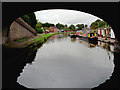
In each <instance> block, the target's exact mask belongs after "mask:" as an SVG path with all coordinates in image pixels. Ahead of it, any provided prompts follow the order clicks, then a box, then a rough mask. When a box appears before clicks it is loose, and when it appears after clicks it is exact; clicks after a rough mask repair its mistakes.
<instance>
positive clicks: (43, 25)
mask: <svg viewBox="0 0 120 90" xmlns="http://www.w3.org/2000/svg"><path fill="white" fill-rule="evenodd" d="M50 26H55V25H54V24H51V23H48V22H47V23H43V24H42V27H48V28H49V27H50Z"/></svg>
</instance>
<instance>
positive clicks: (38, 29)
mask: <svg viewBox="0 0 120 90" xmlns="http://www.w3.org/2000/svg"><path fill="white" fill-rule="evenodd" d="M35 29H36V31H37V32H38V33H43V29H41V28H35Z"/></svg>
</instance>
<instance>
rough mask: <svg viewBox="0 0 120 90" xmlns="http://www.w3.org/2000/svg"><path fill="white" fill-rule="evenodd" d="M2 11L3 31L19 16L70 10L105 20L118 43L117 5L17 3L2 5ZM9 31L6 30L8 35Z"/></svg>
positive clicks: (99, 3)
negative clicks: (36, 12) (44, 11)
mask: <svg viewBox="0 0 120 90" xmlns="http://www.w3.org/2000/svg"><path fill="white" fill-rule="evenodd" d="M2 6H3V11H2V17H3V18H2V24H3V30H4V28H5V27H7V29H8V28H9V26H10V25H11V23H12V22H13V21H14V20H15V19H17V18H18V17H19V16H21V15H23V14H25V13H30V12H35V11H40V10H47V9H70V10H77V11H82V12H86V13H89V14H92V15H94V16H97V17H99V18H101V19H103V20H105V21H106V22H107V23H108V24H109V25H110V26H111V27H112V28H113V30H114V33H115V36H116V38H117V40H118V41H119V42H120V38H119V35H120V31H119V29H118V28H119V25H118V10H119V3H117V2H114V3H110V2H109V3H108V2H106V3H105V2H104V3H102V2H98V3H93V2H89V3H88V2H87V3H85V2H79V3H78V2H69V3H68V2H64V3H62V2H56V3H55V2H38V3H37V2H34V3H33V2H26V3H25V2H24V3H22V2H19V3H15V2H14V3H12V2H11V3H3V4H2ZM8 31H9V29H8V30H7V33H8Z"/></svg>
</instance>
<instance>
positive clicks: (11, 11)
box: [2, 2, 120, 88]
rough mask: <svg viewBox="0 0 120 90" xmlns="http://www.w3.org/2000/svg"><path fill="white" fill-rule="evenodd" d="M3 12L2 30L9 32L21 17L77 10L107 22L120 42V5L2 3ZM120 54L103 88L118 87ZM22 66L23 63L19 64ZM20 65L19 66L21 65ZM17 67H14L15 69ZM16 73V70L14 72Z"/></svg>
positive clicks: (115, 56) (115, 54)
mask: <svg viewBox="0 0 120 90" xmlns="http://www.w3.org/2000/svg"><path fill="white" fill-rule="evenodd" d="M2 6H3V8H2V9H3V10H2V30H3V31H4V30H5V31H6V32H9V27H10V25H11V23H12V22H13V21H14V20H15V19H17V18H18V17H19V16H21V15H23V14H25V13H30V12H35V11H40V10H47V9H70V10H77V11H82V12H86V13H89V14H92V15H94V16H97V17H99V18H101V19H103V20H105V21H106V22H107V23H108V24H109V25H110V26H111V27H112V28H113V30H114V33H115V36H116V38H117V40H118V41H119V42H120V37H119V35H120V31H119V24H118V18H119V17H118V16H119V13H118V10H119V3H100V2H99V3H92V2H91V3H83V2H80V3H77V2H76V3H73V2H70V3H68V2H65V3H61V2H57V3H53V2H51V3H50V2H47V3H43V2H40V3H33V2H31V3H28V2H26V3H20V2H19V3H2ZM119 56H120V54H119V53H116V52H115V53H114V64H115V68H114V72H113V74H112V76H111V78H110V80H108V81H107V82H106V83H105V84H103V85H102V86H101V87H107V88H109V87H117V86H118V85H117V80H118V79H117V75H118V70H119V68H118V66H119V65H118V64H119V60H120V57H119ZM19 64H20V65H22V63H19ZM19 64H18V65H19ZM14 66H15V65H13V67H14ZM13 71H14V70H13Z"/></svg>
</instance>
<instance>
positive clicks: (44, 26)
mask: <svg viewBox="0 0 120 90" xmlns="http://www.w3.org/2000/svg"><path fill="white" fill-rule="evenodd" d="M22 18H23V19H24V20H25V21H26V22H27V23H28V24H29V25H30V26H32V27H33V28H34V29H35V30H36V31H37V32H38V33H42V32H43V30H49V27H51V26H53V27H57V28H58V29H63V30H64V31H77V30H82V29H83V28H86V27H88V26H87V25H86V24H77V25H73V24H71V25H70V26H68V25H67V24H65V25H64V24H61V23H57V24H56V25H55V24H52V23H48V22H46V23H42V22H40V21H38V20H36V16H35V14H34V12H32V13H28V14H24V15H23V16H22ZM105 27H109V25H108V24H107V23H106V22H105V21H103V20H100V19H97V20H96V21H95V22H92V23H91V25H90V28H92V29H97V28H105Z"/></svg>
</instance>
